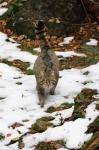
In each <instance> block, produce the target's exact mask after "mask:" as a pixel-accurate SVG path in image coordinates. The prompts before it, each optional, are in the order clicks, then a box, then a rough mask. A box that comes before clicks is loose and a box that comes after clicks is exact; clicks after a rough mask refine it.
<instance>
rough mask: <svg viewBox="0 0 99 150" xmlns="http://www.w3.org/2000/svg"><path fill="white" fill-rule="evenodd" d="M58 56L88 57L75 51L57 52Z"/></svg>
mask: <svg viewBox="0 0 99 150" xmlns="http://www.w3.org/2000/svg"><path fill="white" fill-rule="evenodd" d="M56 55H57V56H62V57H73V56H80V57H86V55H85V54H81V53H75V52H74V51H69V52H58V51H56Z"/></svg>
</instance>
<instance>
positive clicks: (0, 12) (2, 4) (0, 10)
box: [0, 2, 8, 16]
mask: <svg viewBox="0 0 99 150" xmlns="http://www.w3.org/2000/svg"><path fill="white" fill-rule="evenodd" d="M6 5H7V3H6V2H4V3H1V4H0V16H2V15H3V14H4V13H5V12H6V11H7V10H8V8H4V7H3V6H6Z"/></svg>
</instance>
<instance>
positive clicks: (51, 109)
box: [46, 103, 73, 113]
mask: <svg viewBox="0 0 99 150" xmlns="http://www.w3.org/2000/svg"><path fill="white" fill-rule="evenodd" d="M72 106H73V104H69V103H63V104H61V105H60V106H59V107H53V106H51V107H49V108H48V109H47V110H46V112H48V113H53V112H55V111H60V110H64V109H69V108H71V107H72Z"/></svg>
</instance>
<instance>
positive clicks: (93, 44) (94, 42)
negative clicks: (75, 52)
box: [86, 39, 98, 46]
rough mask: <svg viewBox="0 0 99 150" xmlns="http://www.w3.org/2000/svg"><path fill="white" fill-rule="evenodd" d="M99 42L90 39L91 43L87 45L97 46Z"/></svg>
mask: <svg viewBox="0 0 99 150" xmlns="http://www.w3.org/2000/svg"><path fill="white" fill-rule="evenodd" d="M97 43H98V41H97V40H96V39H90V41H89V42H87V43H86V45H92V46H97Z"/></svg>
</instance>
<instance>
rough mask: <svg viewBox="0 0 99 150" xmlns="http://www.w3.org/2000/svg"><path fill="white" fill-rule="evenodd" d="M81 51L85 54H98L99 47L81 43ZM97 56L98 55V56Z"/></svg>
mask: <svg viewBox="0 0 99 150" xmlns="http://www.w3.org/2000/svg"><path fill="white" fill-rule="evenodd" d="M81 48H82V51H83V52H84V53H86V54H87V55H90V56H93V55H97V54H98V56H99V48H98V47H96V46H92V45H85V44H84V45H81ZM98 58H99V57H98Z"/></svg>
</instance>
